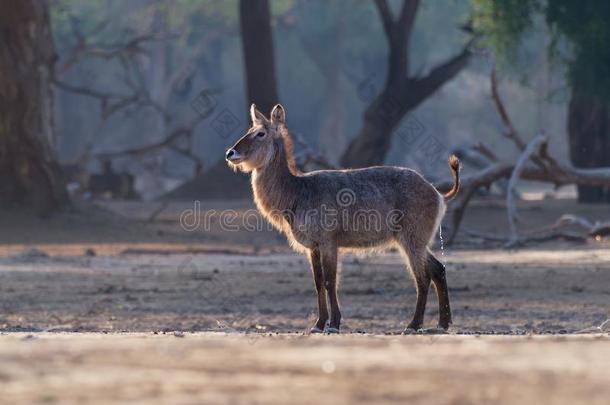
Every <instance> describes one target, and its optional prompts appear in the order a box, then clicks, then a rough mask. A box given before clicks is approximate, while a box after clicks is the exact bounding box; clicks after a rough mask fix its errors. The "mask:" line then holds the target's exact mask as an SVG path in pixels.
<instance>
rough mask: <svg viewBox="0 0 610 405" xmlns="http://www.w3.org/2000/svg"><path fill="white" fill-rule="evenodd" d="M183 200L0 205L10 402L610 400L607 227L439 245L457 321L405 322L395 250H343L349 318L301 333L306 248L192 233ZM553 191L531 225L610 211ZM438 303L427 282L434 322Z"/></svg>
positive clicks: (487, 221) (484, 207)
mask: <svg viewBox="0 0 610 405" xmlns="http://www.w3.org/2000/svg"><path fill="white" fill-rule="evenodd" d="M562 204H563V205H562ZM190 206H192V204H182V205H180V204H178V205H171V206H169V207H167V209H165V210H163V212H162V213H161V214H159V216H158V217H156V218H155V220H154V221H149V217H150V214H151V212H153V211H155V209H156V208H157V207H156V206H155V204H141V203H110V204H108V203H105V204H104V208H105V209H106V210H110V212H109V211H101V210H100V209H99V208H95V207H91V206H89V207H87V208H86V209H85V208H82V207H79V208H77V209H75V210H74V211H71V212H67V213H65V214H63V215H61V216H58V217H56V218H52V219H50V220H44V221H43V220H38V219H33V218H31V217H29V216H27V215H21V214H19V213H8V214H7V213H0V220H1V222H0V223H2V225H3V226H2V227H1V228H0V241H1V242H2V244H0V364H3V366H4V367H2V370H0V393H2V395H3V396H2V400H3V401H6V402H10V401H13V400H20V401H21V402H23V403H29V402H33V401H38V402H56V401H68V402H79V401H82V400H90V401H97V402H100V403H102V402H107V401H109V400H132V399H139V400H140V401H141V402H146V403H149V402H150V400H151V399H153V398H157V399H161V400H164V401H165V402H171V403H199V402H201V401H206V402H209V403H287V402H288V401H289V400H290V401H292V402H303V403H304V402H309V401H310V400H311V399H317V398H318V397H321V398H324V399H327V400H329V399H332V400H333V401H334V402H337V403H348V402H361V403H364V402H366V403H371V402H374V401H373V400H378V401H383V402H398V403H405V402H406V401H409V402H412V401H415V402H417V401H418V400H419V401H421V402H424V401H425V402H426V403H492V402H493V403H512V402H516V401H520V402H522V400H524V399H528V402H534V401H539V402H545V403H566V404H567V403H579V402H587V403H607V400H608V398H609V395H610V393H609V388H608V387H609V385H608V384H607V381H608V380H609V377H610V375H609V372H608V369H607V367H606V366H605V365H606V364H607V360H608V359H609V358H610V356H609V354H610V352H609V350H610V345H609V342H610V322H606V323H604V322H605V321H606V320H607V319H608V318H610V305H609V302H610V249H608V246H609V245H608V242H607V241H602V242H600V243H598V242H595V241H591V242H589V243H587V244H573V243H567V242H557V243H552V244H544V245H537V246H532V247H529V248H528V249H524V250H518V251H511V250H503V249H497V248H493V246H489V245H485V244H481V241H477V240H472V239H467V238H462V240H461V241H460V244H458V245H457V246H452V247H450V248H446V249H445V250H444V254H443V255H442V256H440V254H439V256H440V257H441V258H442V261H443V262H445V264H446V266H447V271H448V276H447V277H448V282H449V286H450V295H451V299H452V306H453V311H454V325H453V327H452V328H451V329H450V331H449V334H447V335H420V336H400V335H398V333H399V332H400V331H401V330H402V329H403V328H404V326H405V323H406V320H407V319H408V318H409V317H410V315H411V313H412V311H413V307H414V304H415V290H414V288H413V285H412V282H411V280H410V277H409V275H408V273H407V272H406V271H405V268H404V264H403V261H402V258H401V257H400V255H398V254H397V253H395V252H388V253H385V254H381V255H376V256H364V257H359V256H353V255H347V256H345V257H344V258H343V260H342V262H343V271H342V277H341V288H340V300H341V303H342V311H343V319H344V322H343V325H342V326H343V328H342V330H343V335H341V336H307V335H306V334H305V333H304V332H305V331H306V330H308V327H309V326H311V324H312V322H313V320H314V318H315V302H316V301H315V294H314V289H313V281H312V279H311V274H310V270H309V268H308V265H307V263H306V261H305V258H304V257H302V256H300V255H298V254H295V253H292V252H290V250H289V249H288V248H287V247H286V244H285V242H284V240H283V238H282V237H281V236H279V235H277V234H275V233H274V232H272V231H269V230H262V231H260V232H254V233H253V232H244V231H239V230H238V231H235V232H226V231H223V230H222V229H220V228H219V227H218V223H214V224H212V226H211V228H210V229H207V230H197V231H194V232H186V231H185V230H184V229H182V228H181V227H180V224H179V221H178V219H177V218H178V217H179V215H180V213H181V212H183V211H184V209H187V208H189V207H190ZM249 207H250V206H249V205H248V203H239V204H236V205H234V206H233V208H234V209H235V210H236V212H238V214H239V215H243V214H244V212H246V211H247V210H248V209H249ZM548 207H549V209H548V210H541V209H540V205H536V204H530V203H524V205H523V207H521V212H522V215H523V216H522V218H523V221H522V222H523V224H524V227H537V226H541V225H543V224H548V223H549V222H552V221H553V220H554V219H556V218H557V216H558V215H560V214H561V213H564V212H576V213H585V214H587V215H588V216H589V218H590V219H592V220H595V219H603V216H604V215H606V216H607V213H606V214H604V212H602V211H603V210H601V209H599V208H597V207H596V208H591V209H589V210H584V209H583V208H582V207H581V206H574V207H566V206H565V203H551V204H549V205H548ZM478 208H479V209H477V210H475V211H473V213H472V214H471V217H469V218H467V223H466V226H467V227H471V228H473V229H479V230H482V231H485V232H498V233H500V232H504V230H505V228H503V225H502V223H503V221H502V218H503V214H504V213H503V210H502V209H501V206H500V205H498V204H495V203H492V204H490V203H485V204H481V205H480V206H479V207H478ZM202 209H203V210H204V211H205V210H209V209H213V207H209V206H203V207H202ZM577 210H581V211H582V212H578V211H577ZM36 249H37V250H36ZM436 317H437V307H436V299H435V297H434V294H431V296H430V299H429V304H428V309H427V315H426V325H427V326H434V325H435V324H436ZM123 332H128V333H123ZM492 334H494V335H503V336H488V335H492Z"/></svg>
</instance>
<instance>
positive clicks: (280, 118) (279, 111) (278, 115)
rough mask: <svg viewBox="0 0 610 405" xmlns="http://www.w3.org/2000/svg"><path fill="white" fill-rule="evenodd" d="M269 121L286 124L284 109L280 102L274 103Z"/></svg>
mask: <svg viewBox="0 0 610 405" xmlns="http://www.w3.org/2000/svg"><path fill="white" fill-rule="evenodd" d="M271 123H272V124H275V125H279V124H282V125H284V124H286V110H284V107H282V105H281V104H276V105H275V107H273V110H271Z"/></svg>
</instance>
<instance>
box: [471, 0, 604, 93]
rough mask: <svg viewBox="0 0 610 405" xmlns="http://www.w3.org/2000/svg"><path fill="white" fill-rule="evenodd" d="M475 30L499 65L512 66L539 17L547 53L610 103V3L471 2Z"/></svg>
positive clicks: (558, 0) (572, 78) (568, 0)
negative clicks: (545, 32)
mask: <svg viewBox="0 0 610 405" xmlns="http://www.w3.org/2000/svg"><path fill="white" fill-rule="evenodd" d="M472 4H473V16H474V27H475V29H476V30H477V31H478V32H479V33H482V34H483V35H484V38H485V39H484V41H485V43H486V44H487V45H489V46H490V47H491V48H492V49H493V50H494V51H495V52H496V55H497V57H498V58H499V59H500V61H501V63H503V64H507V63H509V61H510V62H514V61H515V60H517V59H518V57H519V52H520V51H521V50H522V48H523V40H524V38H525V37H526V35H527V34H528V33H529V32H531V31H532V29H533V28H534V26H535V25H536V22H537V21H538V20H537V17H542V19H543V21H544V22H546V25H547V27H548V28H549V29H550V32H551V37H552V41H551V43H550V44H549V48H548V51H549V52H550V54H551V55H552V56H553V60H554V61H555V62H559V63H561V64H564V65H566V67H567V72H568V78H569V83H570V85H572V86H573V85H574V84H575V83H578V84H579V85H581V86H586V87H588V89H589V90H590V91H591V92H593V93H595V94H598V95H601V96H604V97H606V98H609V99H610V46H608V44H609V43H610V24H609V23H608V21H610V2H608V1H600V0H546V1H545V0H472Z"/></svg>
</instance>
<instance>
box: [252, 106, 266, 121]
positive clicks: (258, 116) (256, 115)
mask: <svg viewBox="0 0 610 405" xmlns="http://www.w3.org/2000/svg"><path fill="white" fill-rule="evenodd" d="M250 119H251V120H252V124H254V125H265V123H267V122H268V121H267V118H266V117H265V116H264V115H263V113H262V112H260V111H258V109H257V108H256V104H254V103H252V105H251V106H250Z"/></svg>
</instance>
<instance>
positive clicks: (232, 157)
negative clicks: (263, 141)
mask: <svg viewBox="0 0 610 405" xmlns="http://www.w3.org/2000/svg"><path fill="white" fill-rule="evenodd" d="M226 159H227V160H228V161H229V162H230V161H232V160H237V159H239V153H238V152H237V151H236V150H235V149H229V150H228V151H227V155H226Z"/></svg>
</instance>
